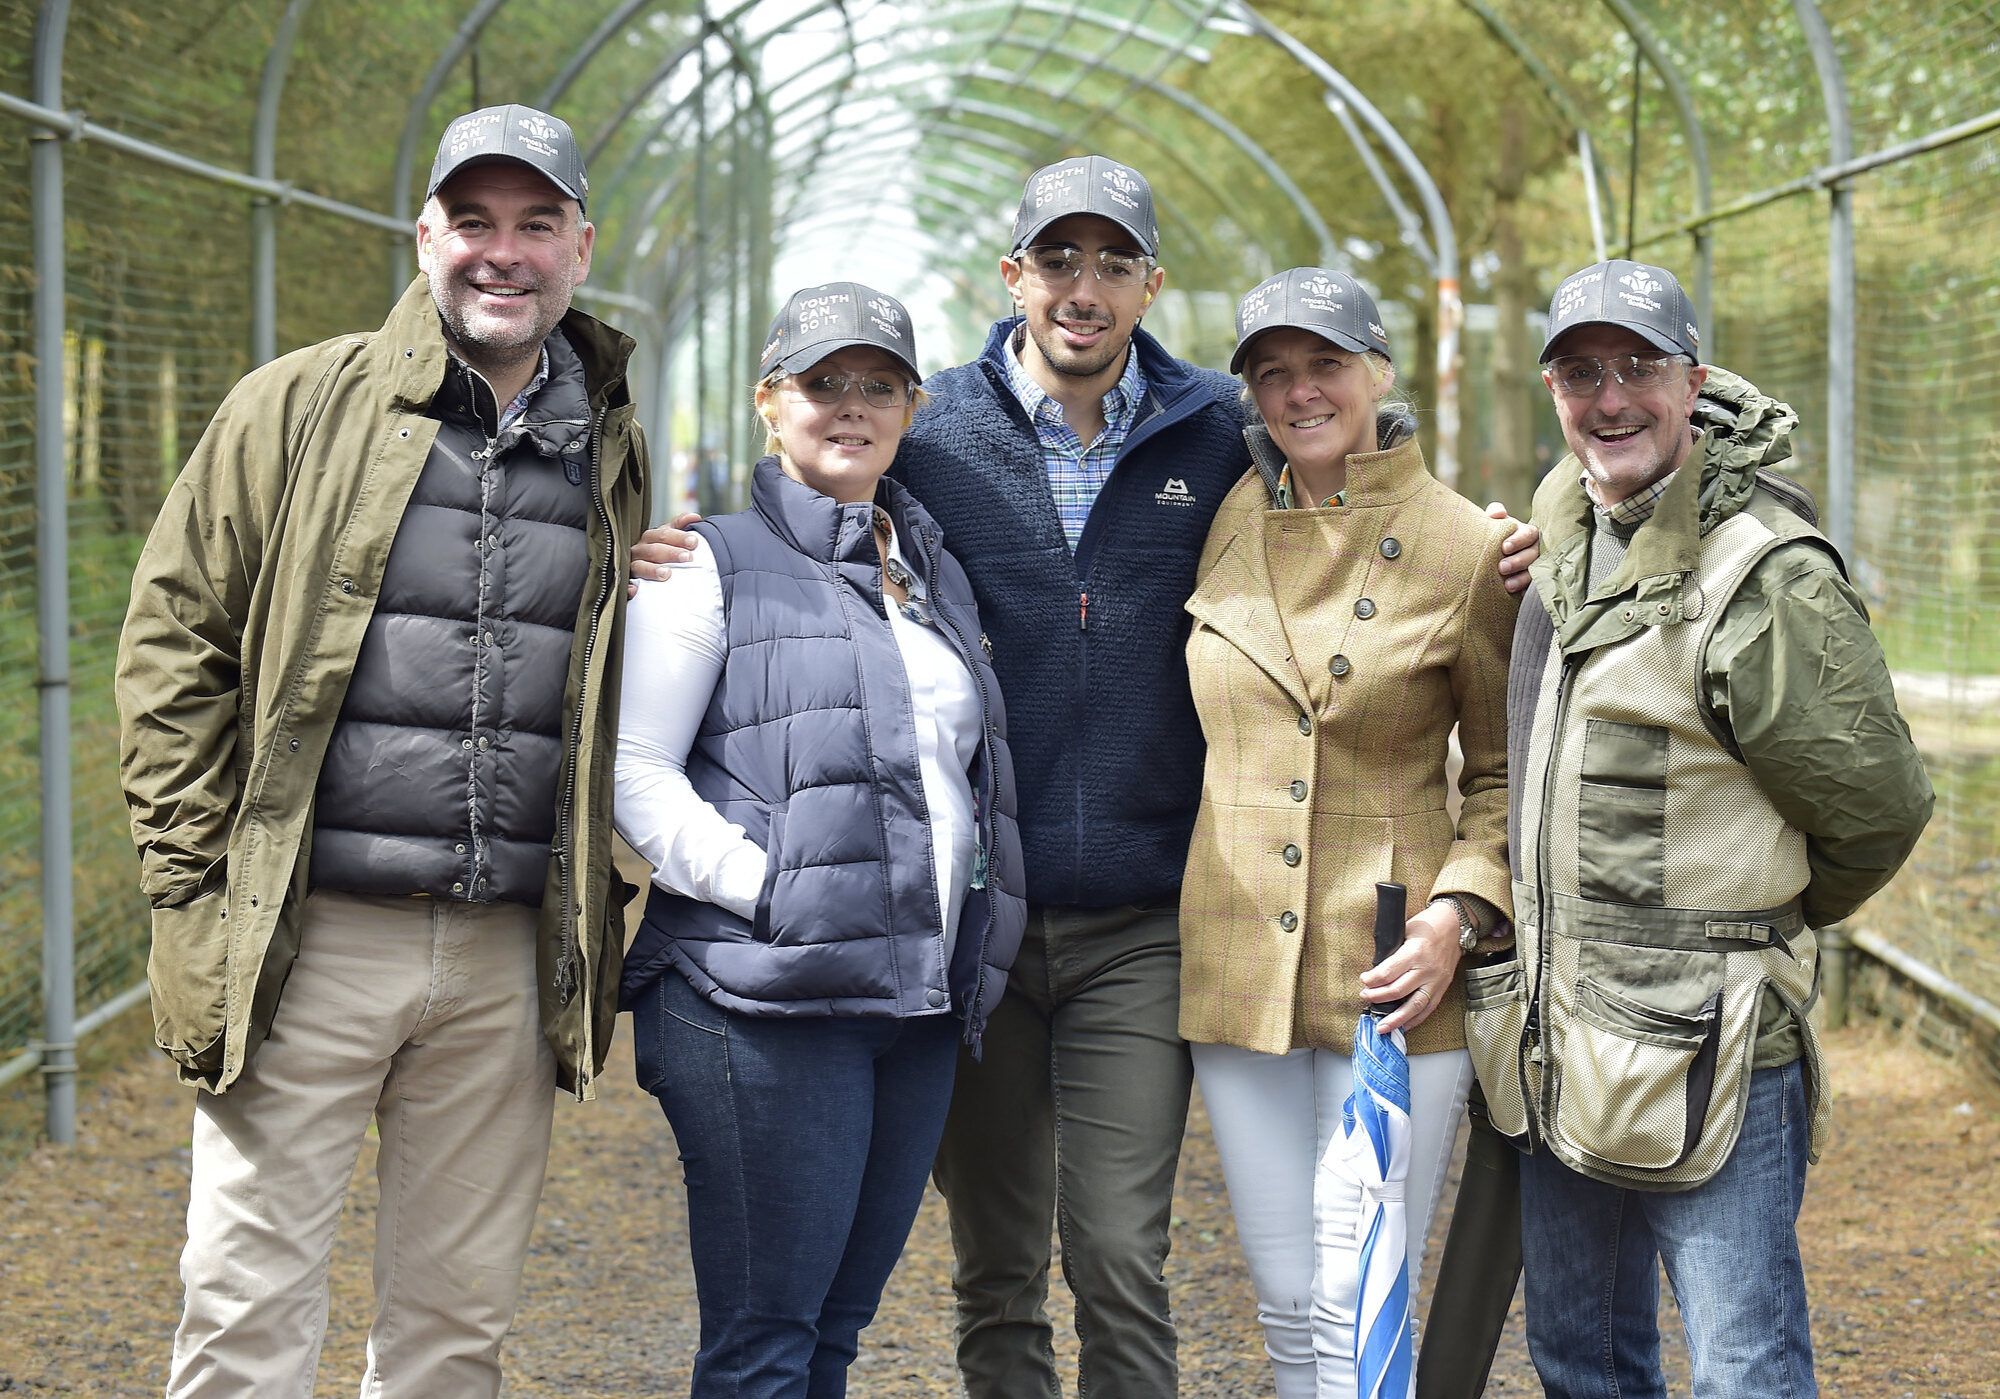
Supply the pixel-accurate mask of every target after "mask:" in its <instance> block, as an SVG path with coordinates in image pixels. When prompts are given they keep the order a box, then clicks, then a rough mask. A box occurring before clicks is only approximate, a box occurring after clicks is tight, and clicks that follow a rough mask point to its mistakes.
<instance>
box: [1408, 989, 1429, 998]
mask: <svg viewBox="0 0 2000 1399" xmlns="http://www.w3.org/2000/svg"><path fill="white" fill-rule="evenodd" d="M1410 994H1411V995H1413V996H1422V997H1423V998H1424V999H1425V1000H1427V1001H1428V1000H1429V999H1430V998H1431V988H1430V987H1428V986H1419V987H1418V988H1417V989H1416V990H1414V991H1412V992H1411V993H1410Z"/></svg>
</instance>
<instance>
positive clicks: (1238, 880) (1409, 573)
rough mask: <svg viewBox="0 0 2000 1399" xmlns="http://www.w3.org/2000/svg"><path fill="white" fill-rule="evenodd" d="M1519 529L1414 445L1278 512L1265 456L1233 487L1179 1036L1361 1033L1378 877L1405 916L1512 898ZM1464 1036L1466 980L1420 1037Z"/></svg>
mask: <svg viewBox="0 0 2000 1399" xmlns="http://www.w3.org/2000/svg"><path fill="white" fill-rule="evenodd" d="M1509 528H1510V527H1509V526H1508V525H1506V524H1503V523H1501V522H1499V521H1495V520H1490V519H1488V518H1487V517H1486V516H1485V515H1484V514H1483V513H1482V512H1481V511H1480V510H1479V509H1478V508H1477V507H1476V506H1474V505H1473V504H1471V502H1469V501H1467V500H1466V499H1465V498H1464V497H1462V496H1460V495H1458V494H1456V493H1455V492H1453V491H1451V490H1448V489H1447V488H1445V487H1444V486H1442V485H1440V484H1439V483H1438V482H1437V481H1436V480H1434V479H1433V478H1432V477H1431V475H1430V473H1429V471H1428V470H1426V469H1425V466H1424V460H1423V454H1422V453H1421V452H1420V451H1419V450H1418V448H1417V446H1416V444H1415V443H1414V442H1406V443H1404V444H1403V445H1401V446H1398V447H1393V448H1391V449H1389V450H1388V451H1386V452H1371V453H1367V454H1363V455H1356V456H1351V457H1349V458H1348V459H1347V504H1346V505H1345V506H1344V507H1342V506H1334V507H1330V508H1327V509H1320V510H1273V509H1271V508H1270V497H1269V495H1268V493H1267V491H1266V488H1265V485H1264V482H1263V480H1262V478H1260V477H1259V476H1258V475H1257V473H1256V472H1255V471H1254V470H1253V471H1251V472H1249V473H1248V474H1247V475H1245V476H1244V478H1243V479H1242V480H1241V481H1239V482H1238V483H1237V484H1236V487H1235V488H1234V489H1233V490H1231V491H1230V493H1229V495H1228V497H1227V498H1226V499H1225V500H1224V501H1223V503H1222V508H1221V510H1220V511H1219V512H1218V513H1217V514H1216V517H1215V524H1214V526H1213V528H1212V529H1211V530H1210V531H1209V536H1208V544H1207V546H1206V547H1205V548H1204V549H1203V551H1202V558H1201V572H1200V575H1199V581H1198V582H1197V584H1196V588H1195V593H1194V596H1193V597H1192V598H1190V599H1189V600H1188V605H1187V607H1188V611H1189V612H1191V613H1193V614H1194V619H1195V622H1194V631H1193V635H1192V636H1191V637H1190V638H1189V640H1188V672H1189V675H1190V677H1191V679H1192V681H1193V685H1194V700H1195V706H1196V708H1197V710H1198V711H1199V712H1200V715H1201V727H1202V732H1203V734H1204V735H1205V736H1206V737H1207V739H1208V766H1207V770H1206V773H1205V774H1204V778H1203V782H1202V794H1201V812H1200V815H1199V816H1198V817H1197V818H1196V822H1195V829H1194V844H1193V848H1192V849H1191V851H1190V852H1189V855H1188V868H1187V882H1186V883H1185V885H1184V886H1183V887H1182V891H1181V1034H1182V1035H1183V1036H1185V1037H1186V1038H1187V1039H1189V1040H1193V1041H1197V1042H1201V1043H1212V1044H1234V1045H1240V1046H1242V1047H1244V1048H1246V1049H1255V1050H1262V1051H1265V1052H1267V1053H1273V1054H1278V1053H1283V1052H1284V1051H1286V1050H1289V1049H1294V1048H1298V1047H1301V1046H1310V1047H1313V1048H1316V1049H1334V1050H1339V1051H1341V1052H1343V1053H1345V1052H1347V1051H1348V1050H1349V1049H1351V1048H1352V1047H1353V1043H1354V1028H1355V1022H1356V1020H1357V1019H1358V1018H1359V1015H1360V1010H1361V1006H1362V1001H1361V998H1360V984H1359V980H1358V978H1359V977H1360V975H1361V973H1362V972H1363V971H1365V970H1367V968H1368V967H1369V965H1370V964H1371V963H1372V962H1373V960H1374V944H1373V936H1372V934H1373V929H1374V908H1375V883H1376V881H1377V880H1387V879H1395V880H1398V881H1400V882H1401V883H1403V884H1405V885H1407V886H1408V887H1409V891H1410V898H1409V906H1410V910H1411V911H1412V912H1415V911H1417V910H1419V909H1421V908H1423V907H1424V905H1425V904H1426V903H1427V902H1428V901H1429V900H1430V898H1431V897H1432V896H1433V895H1435V894H1445V893H1466V894H1477V895H1478V896H1480V897H1481V898H1483V899H1485V900H1487V901H1488V902H1490V903H1492V904H1494V905H1496V906H1497V907H1499V908H1500V909H1502V910H1505V911H1508V912H1509V913H1510V914H1511V911H1512V900H1511V897H1510V882H1509V878H1508V868H1507V654H1508V649H1509V646H1510V644H1511V642H1512V640H1513V633H1514V612H1515V606H1516V604H1515V601H1514V599H1513V598H1512V597H1510V596H1509V595H1508V593H1507V591H1506V589H1505V587H1504V586H1503V585H1502V583H1501V580H1500V574H1499V558H1500V545H1501V541H1502V540H1504V539H1505V538H1506V537H1507V533H1508V530H1509ZM1454 722H1457V724H1458V725H1459V741H1460V744H1461V746H1462V747H1463V749H1464V752H1465V769H1464V772H1463V774H1462V775H1461V777H1460V779H1459V790H1460V792H1461V793H1462V794H1463V796H1464V799H1465V804H1464V807H1463V809H1462V811H1461V813H1460V816H1459V821H1458V828H1457V830H1456V831H1454V830H1453V827H1452V821H1451V818H1450V816H1448V815H1447V814H1446V811H1445V753H1446V743H1447V739H1448V737H1449V735H1450V733H1451V727H1452V724H1453V723H1454ZM1464 1043H1465V1036H1464V1001H1463V996H1462V993H1461V988H1460V986H1459V984H1458V983H1457V982H1454V984H1453V985H1452V988H1451V990H1450V992H1449V993H1448V994H1447V995H1446V996H1445V998H1444V1000H1443V1003H1442V1004H1441V1005H1439V1006H1438V1008H1437V1010H1436V1012H1435V1013H1433V1014H1432V1015H1431V1017H1430V1018H1429V1019H1428V1020H1426V1021H1425V1022H1424V1023H1423V1024H1422V1025H1420V1026H1418V1027H1417V1028H1416V1029H1415V1030H1414V1031H1412V1032H1410V1035H1409V1049H1410V1052H1411V1053H1413V1054H1427V1053H1433V1052H1435V1051H1438V1050H1444V1049H1457V1048H1460V1047H1462V1046H1463V1045H1464Z"/></svg>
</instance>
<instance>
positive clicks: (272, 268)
mask: <svg viewBox="0 0 2000 1399" xmlns="http://www.w3.org/2000/svg"><path fill="white" fill-rule="evenodd" d="M311 4H312V0H291V3H290V4H288V5H286V6H285V12H284V14H282V15H280V16H279V17H278V28H277V30H276V32H275V33H273V34H272V36H271V47H270V48H269V49H267V50H265V53H264V66H263V68H262V70H261V71H260V72H259V74H258V77H257V113H256V116H255V117H254V118H252V120H251V123H250V173H251V174H252V175H255V176H256V177H257V178H258V179H260V180H274V179H276V178H277V167H278V109H279V107H280V106H281V105H282V104H283V102H284V97H285V73H286V70H287V69H289V68H290V67H291V62H292V48H293V46H294V44H295V43H296V42H297V39H298V32H299V21H300V20H301V19H302V18H304V16H305V12H306V9H307V7H309V6H310V5H311ZM277 354H278V206H277V203H276V202H275V201H274V200H272V199H270V198H269V197H267V196H263V195H258V196H256V197H254V198H252V199H251V201H250V362H251V364H253V365H257V364H268V363H270V362H271V361H272V360H273V359H275V358H277Z"/></svg>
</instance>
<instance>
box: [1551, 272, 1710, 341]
mask: <svg viewBox="0 0 2000 1399" xmlns="http://www.w3.org/2000/svg"><path fill="white" fill-rule="evenodd" d="M1584 325H1615V326H1620V327H1622V328H1624V329H1626V330H1629V331H1631V332H1632V333H1633V334H1634V335H1637V336H1638V337H1639V338H1640V339H1642V340H1644V341H1645V342H1646V343H1647V344H1649V345H1651V346H1652V347H1653V348H1654V349H1656V350H1663V351H1665V352H1666V353H1667V354H1670V355H1686V356H1687V357H1688V358H1689V359H1691V360H1694V361H1696V362H1697V363H1699V362H1700V360H1701V329H1700V327H1699V326H1697V325H1696V324H1695V320H1694V307H1693V305H1692V304H1690V303H1689V301H1688V298H1687V293H1686V292H1684V291H1682V290H1681V284H1680V282H1679V280H1678V279H1677V278H1676V277H1675V276H1674V274H1673V273H1671V272H1669V271H1667V269H1666V268H1664V267H1654V266H1653V265H1652V264H1651V263H1646V262H1627V261H1626V260H1625V259H1623V258H1613V259H1612V260H1611V261H1609V262H1599V263H1594V264H1592V265H1591V266H1589V267H1586V268H1584V269H1583V270H1582V271H1581V272H1573V273H1571V274H1570V275H1569V276H1568V277H1566V278H1564V279H1563V284H1562V285H1561V286H1559V287H1557V288H1556V294H1555V297H1554V299H1553V300H1551V301H1550V302H1549V332H1548V335H1547V336H1546V338H1544V339H1543V341H1542V356H1541V358H1542V363H1544V364H1547V363H1548V362H1549V359H1550V357H1551V356H1552V355H1553V354H1554V353H1555V343H1556V341H1558V340H1560V339H1561V338H1562V337H1563V336H1564V335H1567V334H1568V333H1569V332H1570V331H1572V330H1575V329H1576V328H1577V327H1578V326H1584Z"/></svg>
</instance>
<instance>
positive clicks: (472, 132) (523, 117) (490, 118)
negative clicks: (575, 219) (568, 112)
mask: <svg viewBox="0 0 2000 1399" xmlns="http://www.w3.org/2000/svg"><path fill="white" fill-rule="evenodd" d="M500 161H511V162H513V163H515V164H517V165H525V166H527V167H528V168H529V169H531V170H533V171H535V172H536V173H537V174H539V175H541V176H542V177H543V178H544V179H546V180H547V181H548V182H549V183H550V184H552V185H554V186H555V187H556V188H557V189H559V190H561V191H562V192H563V193H564V194H566V195H568V196H569V197H570V198H571V199H574V200H575V201H576V206H577V208H578V209H582V208H583V203H584V197H585V196H586V195H588V194H589V193H590V179H589V177H588V176H586V175H585V174H584V173H583V153H582V152H581V151H579V150H578V149H577V146H576V135H575V133H573V132H572V131H571V130H570V129H569V123H567V122H565V121H564V120H563V119H562V118H561V117H552V116H550V115H549V114H548V113H547V112H538V111H536V110H535V109H534V108H533V107H523V106H521V105H520V104H519V103H509V104H508V105H506V106H504V107H482V108H480V109H479V110H478V111H476V112H467V113H466V114H465V115H464V116H462V117H456V118H454V119H453V120H452V123H451V125H450V126H447V127H446V128H445V129H444V135H443V136H442V137H440V138H439V139H438V148H437V159H436V160H434V161H432V162H431V179H430V183H429V184H428V185H427V186H425V188H424V198H426V199H429V198H430V197H431V196H432V195H434V194H436V193H437V192H438V186H439V185H442V184H443V183H444V182H445V181H446V180H449V179H450V178H451V177H452V176H453V175H456V174H457V173H458V172H459V171H461V170H464V169H466V168H467V167H468V166H473V165H491V164H494V163H496V162H500Z"/></svg>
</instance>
